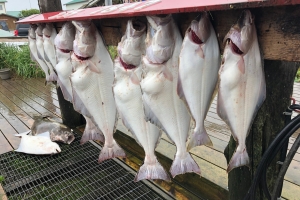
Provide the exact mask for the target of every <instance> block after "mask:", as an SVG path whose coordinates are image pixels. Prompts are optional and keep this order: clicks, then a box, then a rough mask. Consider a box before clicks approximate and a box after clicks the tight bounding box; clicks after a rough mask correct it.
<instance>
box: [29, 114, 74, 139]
mask: <svg viewBox="0 0 300 200" xmlns="http://www.w3.org/2000/svg"><path fill="white" fill-rule="evenodd" d="M33 119H34V123H33V124H32V126H31V134H30V135H32V136H35V135H40V134H41V133H44V132H49V133H50V139H51V141H57V142H62V143H66V144H71V142H73V140H74V139H75V137H74V134H73V131H72V129H70V128H69V127H67V126H66V125H64V124H62V123H58V122H56V121H54V120H52V119H50V118H49V117H48V116H35V117H34V118H33Z"/></svg>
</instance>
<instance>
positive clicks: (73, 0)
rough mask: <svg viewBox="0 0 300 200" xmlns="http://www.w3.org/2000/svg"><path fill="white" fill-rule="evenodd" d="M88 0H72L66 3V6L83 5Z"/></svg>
mask: <svg viewBox="0 0 300 200" xmlns="http://www.w3.org/2000/svg"><path fill="white" fill-rule="evenodd" d="M86 1H87V0H72V1H69V2H68V3H65V4H64V5H71V4H75V3H83V2H86Z"/></svg>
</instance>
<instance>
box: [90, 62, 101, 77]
mask: <svg viewBox="0 0 300 200" xmlns="http://www.w3.org/2000/svg"><path fill="white" fill-rule="evenodd" d="M88 63H89V64H88V68H89V70H91V71H92V72H95V73H97V74H100V73H101V71H100V69H99V68H98V67H97V65H95V63H94V62H93V61H91V60H89V62H88Z"/></svg>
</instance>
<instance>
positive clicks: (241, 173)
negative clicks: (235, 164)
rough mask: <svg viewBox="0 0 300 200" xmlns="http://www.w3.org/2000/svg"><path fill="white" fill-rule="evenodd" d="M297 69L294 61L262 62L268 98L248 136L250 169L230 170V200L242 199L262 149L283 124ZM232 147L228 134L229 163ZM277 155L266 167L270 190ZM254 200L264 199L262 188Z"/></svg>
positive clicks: (276, 171) (231, 140) (227, 152)
mask: <svg viewBox="0 0 300 200" xmlns="http://www.w3.org/2000/svg"><path fill="white" fill-rule="evenodd" d="M297 69H298V66H297V63H294V62H286V61H273V60H265V61H264V71H265V77H266V85H267V97H266V100H265V102H264V103H263V105H262V107H261V108H260V110H259V111H258V113H257V116H256V118H255V119H254V122H253V125H252V128H251V130H250V133H249V135H248V137H247V151H248V153H249V157H250V169H249V168H248V167H239V168H236V169H233V170H232V171H231V172H230V173H229V176H228V188H229V199H231V200H235V199H236V200H238V199H243V197H244V196H245V195H246V193H247V191H248V189H249V187H250V185H251V180H252V178H253V176H254V173H255V170H256V168H257V166H258V164H259V162H260V159H261V157H262V154H263V152H264V151H265V150H266V148H267V147H268V145H269V144H270V143H271V141H272V140H273V139H274V137H275V136H276V134H277V133H278V132H279V131H280V130H281V129H282V128H283V127H284V116H283V115H282V113H283V112H284V111H285V110H286V108H287V107H288V106H289V105H290V102H291V101H290V97H291V95H292V92H293V83H294V79H295V75H296V72H297ZM235 148H236V142H235V141H234V139H233V138H232V137H231V139H230V142H229V144H228V146H227V148H226V149H225V152H224V154H225V156H226V159H227V162H229V160H230V158H231V156H232V154H233V153H234V151H235ZM278 156H279V155H278ZM278 156H277V157H276V158H275V160H274V161H273V162H272V163H271V165H270V167H269V168H268V170H267V182H268V185H269V188H270V189H271V190H270V191H272V188H273V185H274V183H275V181H276V178H277V174H278V172H279V170H278V169H279V168H278V165H277V164H276V160H277V159H278ZM256 199H264V196H263V194H262V191H261V190H260V189H259V188H257V192H256Z"/></svg>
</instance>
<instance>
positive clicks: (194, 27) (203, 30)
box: [187, 12, 211, 44]
mask: <svg viewBox="0 0 300 200" xmlns="http://www.w3.org/2000/svg"><path fill="white" fill-rule="evenodd" d="M210 32H211V31H210V22H209V17H208V14H207V13H206V12H205V13H203V14H202V15H201V18H200V20H199V21H196V20H193V21H192V23H191V26H190V28H188V30H187V34H188V37H189V39H190V40H191V41H193V42H194V43H196V44H202V43H205V42H206V41H207V39H208V38H209V36H210Z"/></svg>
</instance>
